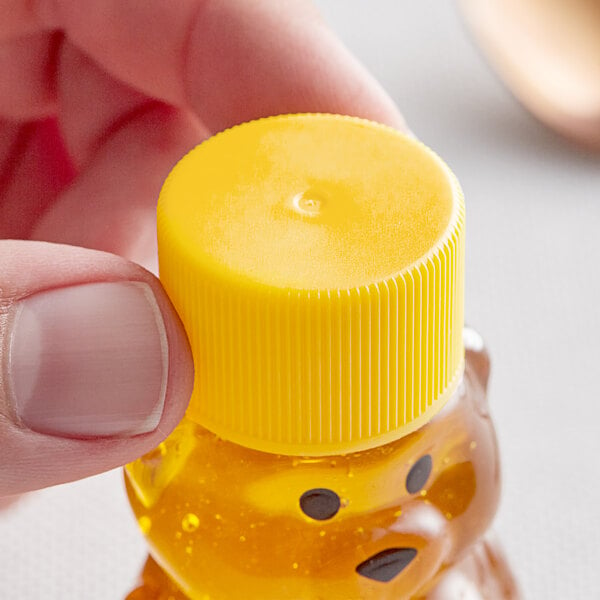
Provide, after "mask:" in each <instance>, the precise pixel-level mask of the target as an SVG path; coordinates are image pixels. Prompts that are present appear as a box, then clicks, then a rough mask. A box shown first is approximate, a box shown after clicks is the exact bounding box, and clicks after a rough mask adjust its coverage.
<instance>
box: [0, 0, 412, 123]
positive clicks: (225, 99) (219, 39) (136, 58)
mask: <svg viewBox="0 0 600 600" xmlns="http://www.w3.org/2000/svg"><path fill="white" fill-rule="evenodd" d="M1 4H3V5H4V6H5V8H9V5H11V4H13V1H12V0H2V2H1ZM33 6H37V9H36V11H35V12H33V11H32V12H31V13H28V14H27V15H25V16H23V15H21V17H20V21H19V26H20V27H21V28H23V27H24V25H23V19H25V18H26V19H29V20H31V22H35V23H36V24H37V27H38V28H39V29H44V30H53V29H60V30H62V31H64V32H65V33H66V35H67V37H68V38H69V39H70V40H71V41H72V42H73V43H74V44H76V45H77V46H78V47H79V48H81V49H82V50H83V51H84V52H86V53H87V54H88V55H90V56H91V57H92V58H93V59H94V60H95V61H96V62H97V63H99V64H100V65H101V66H102V67H103V68H104V69H105V70H106V71H108V72H109V73H110V74H112V75H113V76H115V77H117V78H119V79H120V80H122V81H124V82H126V83H128V84H129V85H132V86H133V87H135V88H137V89H139V90H141V91H143V92H144V93H146V94H147V95H149V96H151V97H154V98H158V99H161V100H164V101H166V102H169V103H170V104H173V105H176V106H182V107H191V108H192V109H193V110H194V111H195V112H196V113H197V114H198V115H199V116H200V117H201V119H202V120H203V122H204V123H205V124H206V125H207V127H208V128H209V129H210V130H212V131H216V130H220V129H222V128H224V127H227V126H230V125H232V124H235V123H237V122H240V121H245V120H249V119H252V118H257V117H260V116H265V115H269V114H277V113H281V112H306V111H311V112H339V113H347V114H354V115H357V116H362V117H366V118H370V119H374V120H378V121H381V122H385V123H387V124H390V125H393V126H396V127H400V128H402V127H403V121H402V118H401V116H400V114H399V112H398V110H397V109H396V107H395V106H394V104H393V102H392V101H391V99H390V98H389V97H388V96H387V94H386V93H385V92H384V91H383V89H382V88H381V86H379V84H377V83H376V82H375V80H374V79H373V78H372V77H371V76H370V75H369V74H368V73H367V71H366V70H365V69H364V68H363V67H362V66H361V65H360V64H359V63H358V61H356V59H354V58H353V57H352V55H351V54H350V53H349V52H348V51H347V50H346V49H345V47H344V46H343V45H342V44H341V42H340V41H339V40H338V39H337V38H336V37H335V35H334V34H333V33H331V32H330V31H329V30H328V29H327V28H326V27H325V26H324V25H323V23H322V22H321V20H320V18H319V16H318V14H317V13H316V11H315V9H314V8H313V7H312V5H310V4H309V3H307V2H304V1H300V0H278V1H275V0H270V1H269V0H253V1H252V2H248V1H247V0H218V1H217V0H178V1H177V2H170V1H167V0H148V1H147V2H143V3H142V2H132V1H123V0H89V1H87V2H80V1H79V0H47V1H40V2H39V3H35V4H34V5H33ZM1 12H4V11H1ZM29 24H30V23H27V25H29ZM2 29H4V30H5V29H6V27H3V28H2ZM4 35H6V32H4ZM49 85H51V83H49Z"/></svg>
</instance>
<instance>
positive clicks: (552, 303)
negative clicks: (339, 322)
mask: <svg viewBox="0 0 600 600" xmlns="http://www.w3.org/2000/svg"><path fill="white" fill-rule="evenodd" d="M317 4H318V6H319V7H320V8H321V9H322V11H323V12H324V14H325V16H326V18H327V19H328V21H329V22H330V24H331V26H332V27H333V28H334V29H336V30H337V31H338V33H339V34H340V36H341V37H342V38H343V39H344V41H345V42H346V43H347V45H348V46H350V48H351V49H352V50H353V51H354V52H355V53H356V54H357V55H358V56H359V58H360V59H361V60H362V61H363V62H364V63H365V64H366V65H367V66H368V68H369V69H370V70H371V71H372V72H373V73H374V74H375V75H376V76H377V77H378V78H379V80H380V81H381V82H382V83H383V85H384V87H385V88H386V89H387V90H388V91H389V92H390V94H391V95H392V96H393V98H394V99H395V100H396V102H397V103H398V105H399V106H400V107H401V109H402V111H403V113H404V115H405V116H406V118H407V121H408V123H409V125H410V126H411V128H412V129H413V131H414V132H415V134H416V135H417V136H418V137H420V138H421V139H422V140H423V141H424V142H426V143H427V144H428V145H430V146H431V147H433V148H434V149H435V150H436V151H437V152H438V153H439V154H440V155H441V156H442V157H444V158H445V160H446V161H447V162H448V163H449V164H450V166H451V167H452V168H453V170H454V171H455V173H456V174H457V176H458V178H459V180H460V181H461V183H462V185H463V188H464V191H465V195H466V200H467V223H468V225H467V231H468V234H467V241H468V246H467V306H466V311H467V319H468V321H469V322H470V323H471V324H473V325H475V326H476V327H477V328H478V329H479V330H480V331H481V333H482V334H483V335H484V337H485V339H486V340H487V342H488V344H489V346H490V348H491V351H492V356H493V361H494V362H493V367H494V370H493V376H492V381H491V406H492V410H493V415H494V418H495V422H496V425H497V429H498V435H499V440H500V444H501V450H502V456H503V467H504V496H503V501H502V505H501V509H500V512H499V514H498V518H497V521H496V527H495V528H496V530H497V532H498V533H499V534H500V536H501V538H502V539H503V541H504V545H505V548H506V550H507V553H508V555H509V558H510V560H511V562H512V565H513V567H514V569H515V571H516V572H517V575H518V577H519V579H520V581H521V584H522V588H523V591H524V592H525V596H526V598H527V599H529V600H553V599H556V600H578V599H582V600H592V599H595V598H600V541H599V538H600V483H599V480H600V467H599V463H598V457H599V455H600V436H599V435H598V433H599V430H600V427H599V421H600V393H599V391H598V380H599V374H600V366H599V362H600V316H599V315H600V311H599V294H600V276H599V274H598V269H599V265H600V250H599V244H598V235H599V232H600V154H598V155H596V156H594V155H591V154H586V153H585V152H583V151H580V150H577V149H575V148H573V147H572V146H570V145H569V144H568V143H566V142H563V141H562V140H561V139H560V138H558V137H556V136H555V135H553V134H552V133H550V132H548V131H546V130H545V129H544V128H543V127H542V126H541V125H539V124H538V123H537V122H536V121H535V120H533V118H531V117H530V116H529V115H528V114H527V113H525V112H524V111H523V110H522V109H521V108H520V107H519V105H518V104H517V103H516V102H515V101H514V100H513V99H512V98H511V97H510V95H509V94H508V93H507V92H506V91H505V89H504V88H503V87H502V85H501V84H500V83H499V82H498V81H497V79H496V78H495V77H494V75H493V74H492V73H491V71H490V70H489V69H488V68H487V66H486V65H485V63H484V61H483V60H482V58H481V56H480V54H479V52H478V51H477V50H476V49H475V47H474V45H473V43H472V42H471V40H470V38H469V36H468V34H467V32H466V31H465V29H464V28H463V26H462V23H461V21H460V18H459V16H458V14H457V12H456V10H455V7H454V5H453V4H452V3H451V2H439V1H434V0H419V2H407V1H392V0H388V1H383V0H376V1H373V2H366V1H364V0H363V1H362V2H361V1H359V0H320V1H319V2H317ZM367 7H368V9H367ZM143 559H144V546H143V542H142V541H141V539H140V535H139V534H138V532H137V529H136V527H135V524H134V520H133V518H132V517H131V515H130V513H129V509H128V506H127V504H126V502H125V497H124V492H123V489H122V481H121V475H120V473H118V472H113V473H109V474H107V475H104V476H100V477H97V478H94V479H91V480H88V481H85V482H81V483H77V484H71V485H67V486H61V487H59V488H55V489H51V490H45V491H43V492H40V493H37V494H32V495H29V496H28V497H26V498H24V499H23V500H22V501H21V502H20V503H18V504H16V505H15V506H14V507H13V508H11V509H9V510H7V511H5V512H4V513H3V514H2V513H0V598H1V599H4V598H6V599H11V600H38V599H39V600H70V599H74V600H117V599H121V598H123V596H124V594H125V592H126V591H127V590H129V589H130V588H131V584H132V582H133V581H134V579H135V577H136V575H137V572H138V569H139V567H140V565H141V564H142V562H143ZM240 600H243V599H242V598H240ZM448 600H454V599H448Z"/></svg>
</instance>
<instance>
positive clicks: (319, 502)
mask: <svg viewBox="0 0 600 600" xmlns="http://www.w3.org/2000/svg"><path fill="white" fill-rule="evenodd" d="M340 505H341V502H340V497H339V496H338V495H337V494H336V493H335V492H332V491H331V490H328V489H326V488H315V489H313V490H308V491H307V492H304V494H302V496H301V497H300V508H301V509H302V512H303V513H304V514H305V515H307V516H308V517H310V518H311V519H316V520H317V521H326V520H327V519H331V517H333V516H335V515H336V513H337V511H338V510H340Z"/></svg>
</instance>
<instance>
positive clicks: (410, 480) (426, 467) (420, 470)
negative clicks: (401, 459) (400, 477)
mask: <svg viewBox="0 0 600 600" xmlns="http://www.w3.org/2000/svg"><path fill="white" fill-rule="evenodd" d="M432 466H433V461H432V460H431V455H430V454H426V455H425V456H421V458H420V459H419V460H418V461H417V462H416V463H415V464H414V465H413V466H412V469H411V470H410V471H409V472H408V475H407V476H406V490H407V491H408V493H409V494H415V493H417V492H418V491H419V490H420V489H422V487H423V486H424V485H425V484H426V483H427V480H428V479H429V475H431V467H432Z"/></svg>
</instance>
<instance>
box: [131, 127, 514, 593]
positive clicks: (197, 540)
mask: <svg viewBox="0 0 600 600" xmlns="http://www.w3.org/2000/svg"><path fill="white" fill-rule="evenodd" d="M158 237H159V263H160V277H161V280H162V283H163V285H164V286H165V289H166V290H167V292H168V293H169V296H170V297H171V299H172V301H173V303H174V305H175V307H176V308H177V310H178V312H179V314H180V316H181V318H182V321H183V323H184V326H185V327H186V331H187V334H188V336H189V339H190V344H191V347H192V351H193V355H194V362H195V369H196V377H195V387H194V391H193V395H192V398H191V402H190V406H189V409H188V412H187V415H186V418H185V419H184V420H183V422H182V423H181V424H180V425H179V427H178V428H177V429H176V430H175V431H174V432H173V433H172V435H171V436H170V437H169V438H168V439H167V440H166V441H165V442H164V443H163V444H161V445H160V446H159V447H158V448H157V449H156V450H154V451H153V452H151V453H150V454H148V455H146V456H144V457H143V458H141V459H139V460H138V461H136V462H134V463H132V464H130V465H128V466H127V467H126V484H127V490H128V494H129V498H130V501H131V504H132V507H133V510H134V512H135V514H136V516H137V518H138V522H139V524H140V527H141V529H142V531H143V532H144V534H145V535H146V537H147V539H148V543H149V546H150V554H151V557H152V558H150V559H149V561H148V563H147V564H146V567H145V569H144V573H143V585H142V586H141V587H139V588H138V589H136V590H135V591H133V592H132V593H131V594H130V596H129V598H130V600H141V599H152V600H167V599H169V600H173V599H176V598H177V599H179V598H190V599H193V600H317V599H319V600H384V599H386V600H392V599H393V600H402V599H409V598H420V599H424V598H427V599H430V600H434V599H438V600H454V599H455V598H456V599H459V598H468V599H469V600H471V599H478V598H484V599H486V600H492V599H499V600H500V599H502V600H506V599H515V598H517V591H516V588H515V585H514V582H513V579H512V576H511V574H510V571H509V570H508V568H507V566H506V564H505V562H504V560H503V559H502V556H501V554H500V553H499V551H498V549H497V548H496V546H495V545H494V544H493V543H492V542H490V541H489V540H487V539H486V538H485V537H484V535H485V533H486V531H487V529H488V527H489V525H490V522H491V521H492V518H493V516H494V513H495V511H496V507H497V503H498V497H499V491H500V474H499V464H498V455H497V447H496V439H495V434H494V430H493V426H492V423H491V421H490V418H489V415H488V412H487V403H486V399H485V388H486V384H487V377H488V372H489V362H488V359H487V354H486V353H485V350H484V349H483V346H482V344H481V339H480V338H479V337H478V335H477V334H475V333H474V332H472V331H469V330H466V335H465V341H466V342H467V343H466V346H467V351H466V360H465V350H464V345H463V288H464V285H463V271H464V205H463V196H462V192H461V189H460V187H459V184H458V182H457V181H456V179H455V177H454V176H453V175H452V173H451V172H450V170H449V169H448V168H447V167H446V165H445V164H444V163H443V162H442V161H441V160H440V159H439V158H438V157H437V156H436V155H435V154H434V153H433V152H431V151H430V150H428V149H427V148H426V147H424V146H423V145H422V144H420V143H419V142H417V141H415V140H414V139H412V138H410V137H407V136H405V135H402V134H400V133H399V132H397V131H395V130H392V129H390V128H387V127H384V126H382V125H379V124H375V123H372V122H368V121H364V120H360V119H355V118H350V117H341V116H334V115H291V116H281V117H272V118H269V119H262V120H258V121H253V122H251V123H246V124H244V125H241V126H238V127H234V128H233V129H230V130H227V131H225V132H223V133H220V134H218V135H216V136H215V137H213V138H211V139H209V140H208V141H206V142H204V143H203V144H201V145H200V146H198V147H197V148H195V149H194V150H192V151H191V152H190V153H189V154H188V155H187V156H186V157H184V158H183V159H182V160H181V161H180V162H179V164H178V165H177V166H176V167H175V168H174V170H173V171H172V173H171V174H170V176H169V178H168V179H167V181H166V183H165V185H164V187H163V190H162V192H161V196H160V200H159V206H158ZM159 565H160V566H159ZM469 594H470V595H469Z"/></svg>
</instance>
